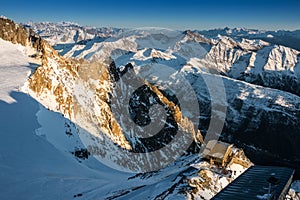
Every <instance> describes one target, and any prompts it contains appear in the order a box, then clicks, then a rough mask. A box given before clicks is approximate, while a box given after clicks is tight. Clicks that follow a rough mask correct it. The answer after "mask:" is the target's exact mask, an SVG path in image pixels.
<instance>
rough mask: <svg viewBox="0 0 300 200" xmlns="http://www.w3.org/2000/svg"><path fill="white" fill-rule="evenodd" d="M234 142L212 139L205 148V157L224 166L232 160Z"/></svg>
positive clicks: (212, 162) (211, 162)
mask: <svg viewBox="0 0 300 200" xmlns="http://www.w3.org/2000/svg"><path fill="white" fill-rule="evenodd" d="M232 147H233V145H232V144H228V143H225V142H221V141H217V140H210V141H208V143H207V144H206V147H205V149H204V150H203V153H202V155H203V158H204V159H208V160H209V161H210V164H216V165H219V166H222V167H224V166H225V165H226V164H227V163H229V162H230V158H231V156H232Z"/></svg>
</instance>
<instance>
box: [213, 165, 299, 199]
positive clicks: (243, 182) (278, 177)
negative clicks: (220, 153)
mask: <svg viewBox="0 0 300 200" xmlns="http://www.w3.org/2000/svg"><path fill="white" fill-rule="evenodd" d="M293 174H294V170H293V169H290V168H286V167H273V166H258V165H254V166H252V167H250V168H249V169H248V170H246V171H245V172H244V173H243V174H242V175H240V176H239V177H238V178H236V179H235V180H234V181H233V182H232V183H231V184H229V185H228V186H227V187H225V188H224V189H223V190H222V191H221V192H220V193H218V194H217V195H216V196H215V197H214V198H213V199H214V200H219V199H222V200H226V199H236V200H238V199H266V198H264V197H266V196H267V194H268V190H269V184H270V182H272V183H273V184H275V185H273V186H272V189H271V193H275V195H276V197H277V198H278V197H279V196H280V194H281V193H282V191H283V190H284V189H285V188H286V186H287V185H288V187H289V186H290V185H289V184H290V182H289V180H290V179H291V178H292V177H293ZM277 198H276V199H277Z"/></svg>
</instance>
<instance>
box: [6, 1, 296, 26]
mask: <svg viewBox="0 0 300 200" xmlns="http://www.w3.org/2000/svg"><path fill="white" fill-rule="evenodd" d="M0 15H4V16H6V17H8V18H11V19H13V20H14V21H16V22H29V21H33V22H42V21H50V22H61V21H71V22H76V23H79V24H81V25H88V26H95V27H119V28H124V27H127V28H139V27H162V28H171V29H177V30H186V29H192V30H194V29H198V30H204V29H214V28H224V27H230V28H254V29H261V30H282V29H285V30H296V29H300V1H299V0H283V1H278V0H239V1H237V0H227V1H226V0H224V1H217V0H203V1H201V0H181V1H179V0H151V1H149V0H139V1H137V0H132V1H126V0H122V1H118V0H105V1H101V0H99V1H88V0H85V1H84V0H80V1H62V0H60V1H59V0H52V1H47V0H39V1H38V0H33V1H15V0H7V1H3V2H1V5H0Z"/></svg>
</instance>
